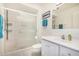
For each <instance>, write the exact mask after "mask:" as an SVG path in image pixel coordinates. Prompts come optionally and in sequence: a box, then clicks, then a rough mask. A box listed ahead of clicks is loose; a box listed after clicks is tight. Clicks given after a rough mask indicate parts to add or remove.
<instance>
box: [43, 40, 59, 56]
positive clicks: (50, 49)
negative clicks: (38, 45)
mask: <svg viewBox="0 0 79 59" xmlns="http://www.w3.org/2000/svg"><path fill="white" fill-rule="evenodd" d="M58 54H59V46H58V45H57V44H54V43H51V42H48V41H45V40H42V55H44V56H58Z"/></svg>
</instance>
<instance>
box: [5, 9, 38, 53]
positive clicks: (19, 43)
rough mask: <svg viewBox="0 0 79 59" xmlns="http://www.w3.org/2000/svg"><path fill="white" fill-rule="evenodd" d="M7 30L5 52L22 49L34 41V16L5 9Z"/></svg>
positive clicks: (35, 30)
mask: <svg viewBox="0 0 79 59" xmlns="http://www.w3.org/2000/svg"><path fill="white" fill-rule="evenodd" d="M6 12H7V13H6V16H7V17H6V21H7V31H6V33H7V34H6V39H5V53H7V52H12V51H14V50H17V49H23V48H27V47H30V46H32V45H33V44H35V43H36V40H35V36H36V32H37V28H36V27H37V26H36V25H37V24H36V16H34V15H31V14H29V13H26V12H16V11H11V10H7V11H6Z"/></svg>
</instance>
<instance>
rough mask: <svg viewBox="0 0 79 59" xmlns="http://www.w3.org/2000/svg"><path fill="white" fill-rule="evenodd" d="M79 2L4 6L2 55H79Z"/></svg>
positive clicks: (0, 5)
mask: <svg viewBox="0 0 79 59" xmlns="http://www.w3.org/2000/svg"><path fill="white" fill-rule="evenodd" d="M78 13H79V3H0V22H1V23H0V56H79V48H78V47H79V43H78V42H79V30H78V29H79V20H78V19H79V14H78Z"/></svg>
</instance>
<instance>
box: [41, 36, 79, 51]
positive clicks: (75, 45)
mask: <svg viewBox="0 0 79 59" xmlns="http://www.w3.org/2000/svg"><path fill="white" fill-rule="evenodd" d="M42 39H43V40H47V41H49V42H52V43H56V44H59V45H62V46H65V47H68V48H71V49H74V50H76V51H79V39H72V41H68V40H66V39H65V40H63V39H61V38H60V37H58V36H42Z"/></svg>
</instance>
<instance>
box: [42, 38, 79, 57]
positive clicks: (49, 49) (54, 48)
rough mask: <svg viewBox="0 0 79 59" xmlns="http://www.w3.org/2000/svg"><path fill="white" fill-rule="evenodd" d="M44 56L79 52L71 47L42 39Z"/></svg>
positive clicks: (78, 53) (76, 53) (74, 54)
mask: <svg viewBox="0 0 79 59" xmlns="http://www.w3.org/2000/svg"><path fill="white" fill-rule="evenodd" d="M41 43H42V48H41V51H42V56H79V52H78V51H76V50H73V49H71V48H68V47H65V46H62V45H60V44H56V43H54V42H50V41H47V40H44V39H42V41H41Z"/></svg>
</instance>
